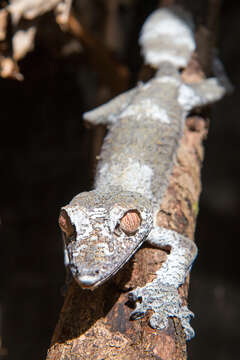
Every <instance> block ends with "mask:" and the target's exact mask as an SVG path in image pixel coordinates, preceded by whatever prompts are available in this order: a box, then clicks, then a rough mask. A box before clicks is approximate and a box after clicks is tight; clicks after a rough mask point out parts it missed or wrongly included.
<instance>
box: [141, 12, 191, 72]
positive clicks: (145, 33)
mask: <svg viewBox="0 0 240 360" xmlns="http://www.w3.org/2000/svg"><path fill="white" fill-rule="evenodd" d="M139 43H140V45H141V47H142V53H143V56H144V59H145V63H146V64H149V65H152V66H153V67H156V68H158V67H159V66H160V64H161V63H163V62H170V63H171V64H172V65H174V66H175V67H176V68H182V67H186V66H187V64H188V62H189V59H190V57H191V54H192V52H193V51H194V50H195V47H196V45H195V40H194V35H193V22H192V19H191V15H190V14H189V13H188V12H187V11H185V10H183V9H182V8H181V7H179V6H171V7H169V8H161V9H158V10H156V11H154V12H153V13H152V14H151V15H150V16H149V17H148V18H147V20H146V21H145V23H144V25H143V28H142V31H141V36H140V39H139Z"/></svg>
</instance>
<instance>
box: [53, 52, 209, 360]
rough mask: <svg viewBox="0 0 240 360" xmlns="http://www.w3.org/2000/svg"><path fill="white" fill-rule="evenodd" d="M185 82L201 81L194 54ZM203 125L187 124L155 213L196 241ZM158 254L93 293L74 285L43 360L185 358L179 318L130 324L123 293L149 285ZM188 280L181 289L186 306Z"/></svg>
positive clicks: (135, 262)
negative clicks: (156, 325)
mask: <svg viewBox="0 0 240 360" xmlns="http://www.w3.org/2000/svg"><path fill="white" fill-rule="evenodd" d="M182 76H183V78H184V81H185V82H190V83H191V82H193V81H194V82H195V81H197V80H200V79H202V78H203V72H202V70H201V68H200V66H199V62H198V60H197V58H196V55H194V56H193V57H192V60H191V61H190V63H189V66H188V67H187V69H186V70H185V71H184V72H183V73H182ZM206 135H207V122H206V119H204V118H203V117H201V116H192V117H189V118H188V119H187V121H186V126H185V130H184V135H183V138H182V140H181V143H180V146H179V149H178V153H177V161H176V164H175V167H174V169H173V172H172V176H171V179H170V182H169V186H168V190H167V192H166V195H165V197H164V199H163V202H162V205H161V209H160V211H159V214H158V225H159V226H163V227H166V228H169V229H172V230H175V231H177V232H179V233H181V234H183V235H186V236H188V237H189V238H191V239H193V238H194V231H195V226H196V217H197V213H198V201H199V194H200V191H201V183H200V170H201V166H202V161H203V154H204V150H203V144H202V141H203V139H205V138H206ZM165 257H166V253H165V252H164V251H162V250H158V249H152V248H150V247H147V246H144V247H142V248H141V249H140V250H139V251H138V252H137V253H136V255H135V256H134V258H132V259H131V260H130V261H129V262H128V263H127V264H126V265H125V267H124V268H123V269H122V270H121V271H120V272H119V273H117V274H116V275H115V277H114V278H113V279H111V280H110V281H108V282H107V283H106V284H104V285H103V286H100V287H99V288H97V289H96V290H95V291H88V290H82V289H81V288H80V287H79V286H78V285H77V284H76V283H75V282H74V281H73V282H72V284H71V286H70V287H69V290H68V293H67V295H66V298H65V301H64V305H63V308H62V311H61V314H60V317H59V321H58V324H57V326H56V329H55V331H54V334H53V338H52V342H51V346H50V348H49V351H48V355H47V360H53V359H54V360H59V359H81V360H85V359H105V360H106V359H118V360H121V359H124V360H132V359H134V360H138V359H139V360H140V359H159V358H161V359H162V360H176V359H178V360H184V359H186V358H187V354H186V342H185V335H184V332H183V330H182V327H181V323H180V321H179V320H178V319H177V318H172V319H169V327H168V328H167V329H165V330H163V331H158V330H155V329H152V328H150V327H149V324H148V317H145V318H143V319H142V320H136V321H130V320H129V316H130V313H131V310H132V309H131V308H130V305H129V304H128V301H127V300H128V298H127V292H128V291H129V290H130V289H132V288H135V287H137V286H143V285H144V284H146V283H147V282H149V281H151V280H153V278H154V276H155V275H154V274H155V272H156V270H157V269H158V268H159V267H160V265H161V263H163V261H164V260H165ZM188 284H189V278H188V279H187V281H186V283H185V284H184V285H183V286H181V287H180V288H179V293H180V295H181V297H182V300H183V303H185V304H186V302H187V294H188Z"/></svg>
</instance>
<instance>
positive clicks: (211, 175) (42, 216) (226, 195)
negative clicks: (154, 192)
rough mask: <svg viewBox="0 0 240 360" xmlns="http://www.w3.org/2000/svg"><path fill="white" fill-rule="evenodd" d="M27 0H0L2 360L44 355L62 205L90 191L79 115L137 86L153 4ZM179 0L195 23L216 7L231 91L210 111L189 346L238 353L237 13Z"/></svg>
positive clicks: (60, 272) (199, 354)
mask: <svg viewBox="0 0 240 360" xmlns="http://www.w3.org/2000/svg"><path fill="white" fill-rule="evenodd" d="M172 2H173V1H172ZM25 3H26V1H24V0H18V1H16V0H15V1H14V0H13V1H9V2H8V1H1V2H0V75H1V78H0V99H1V102H0V118H1V141H0V148H1V151H0V159H1V201H0V218H1V229H0V231H1V235H0V236H1V242H0V256H1V258H0V259H1V261H0V266H1V281H0V335H1V341H2V347H1V349H0V358H1V359H3V360H15V359H18V360H22V359H24V360H31V359H34V360H38V359H39V360H40V359H43V358H44V356H45V354H46V351H47V348H48V346H49V343H50V340H51V335H52V333H53V330H54V327H55V325H56V322H57V319H58V314H59V311H60V309H61V305H62V303H63V297H62V296H61V293H60V289H61V287H62V285H63V283H64V265H63V254H62V243H61V236H60V231H59V229H58V226H57V219H58V213H59V209H60V207H61V206H63V205H65V204H67V203H68V202H69V201H70V200H71V198H72V197H73V196H74V195H76V194H77V193H79V192H81V191H85V190H89V189H90V188H91V185H92V181H93V177H94V157H95V154H96V151H97V149H98V148H99V145H98V143H99V141H100V140H99V139H100V138H101V132H103V131H104V130H102V129H99V130H98V131H97V132H96V131H94V130H90V129H86V128H85V127H84V125H83V122H82V113H83V112H84V111H86V110H88V109H91V108H93V107H94V106H96V105H98V104H100V103H102V102H104V101H106V100H108V99H110V98H111V97H112V96H114V95H116V94H117V93H119V92H122V91H124V90H126V89H127V88H129V87H132V86H134V84H135V82H136V79H137V76H138V73H139V70H140V69H141V66H142V59H141V56H140V51H139V47H138V45H137V38H138V34H139V30H140V28H141V25H142V23H143V21H144V19H145V18H146V17H147V15H148V14H149V13H151V12H152V11H153V10H154V9H155V8H156V7H157V6H158V5H159V2H158V1H153V0H151V1H143V0H142V1H141V0H114V1H112V0H111V1H107V0H92V1H87V0H76V1H73V4H72V11H71V13H69V8H70V5H71V2H70V1H65V2H64V1H63V2H61V1H57V0H54V1H53V0H51V1H50V0H49V1H42V7H41V1H40V2H39V3H40V5H39V8H38V9H36V8H35V9H34V6H33V8H31V6H30V8H29V7H28V8H26V6H25ZM163 3H165V4H167V3H170V1H165V2H164V1H163ZM177 3H184V4H185V5H187V6H190V9H191V7H192V9H191V10H192V11H193V13H194V18H195V22H196V23H197V25H198V28H199V27H200V26H201V25H204V24H206V23H207V16H208V14H209V11H210V10H211V9H215V10H216V12H217V10H218V9H219V14H218V15H217V16H216V18H218V22H217V27H218V32H217V34H218V35H217V38H216V43H217V47H218V49H219V56H220V58H221V60H222V61H223V63H224V65H225V68H226V72H227V74H228V76H229V78H230V80H231V81H232V83H233V85H234V87H235V90H234V93H233V94H232V95H231V96H227V97H225V98H224V99H223V100H222V101H221V102H220V103H218V104H217V105H216V106H215V107H214V108H213V112H212V118H211V124H210V132H209V136H208V139H207V142H206V144H205V145H206V154H205V161H204V167H203V171H202V182H203V192H202V195H201V202H200V213H199V217H198V224H197V230H196V242H197V244H198V246H199V256H198V259H197V261H196V263H195V265H194V267H193V271H192V276H191V289H190V297H189V303H190V308H191V309H192V310H193V311H194V313H195V314H196V318H195V319H194V320H193V322H192V323H193V327H194V329H195V330H196V337H195V338H194V339H193V340H192V341H191V342H190V343H189V345H188V351H189V358H190V359H194V360H198V359H203V358H204V359H205V360H207V359H218V360H232V359H234V360H235V359H236V358H238V357H239V355H238V354H239V342H240V333H239V329H238V324H239V321H240V311H239V307H240V288H239V275H238V274H239V272H238V264H239V250H238V240H239V219H238V216H239V207H240V197H239V180H240V169H239V150H240V146H239V138H240V122H239V118H240V116H239V115H240V114H239V112H240V109H239V103H240V92H239V80H240V66H239V63H240V50H239V33H240V27H239V16H240V11H239V10H240V9H239V3H238V2H236V1H234V0H228V1H227V0H225V1H222V4H221V2H220V1H217V0H211V1H198V2H196V3H195V4H191V2H190V1H177ZM46 4H48V5H46ZM220 5H221V7H220ZM24 6H25V7H24ZM209 9H210V10H209ZM34 11H35V12H34ZM73 11H74V12H73ZM213 19H214V16H213ZM208 24H209V23H208ZM210 25H211V24H210ZM212 25H214V26H215V22H214V24H213V23H212ZM214 26H212V27H214ZM210 27H211V26H210ZM94 54H95V56H94ZM103 54H106V57H104V56H105V55H103Z"/></svg>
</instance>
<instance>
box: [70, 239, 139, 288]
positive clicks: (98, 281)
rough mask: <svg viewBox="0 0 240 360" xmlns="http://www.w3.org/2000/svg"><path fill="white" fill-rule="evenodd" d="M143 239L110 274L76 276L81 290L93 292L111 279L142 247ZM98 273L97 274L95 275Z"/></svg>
mask: <svg viewBox="0 0 240 360" xmlns="http://www.w3.org/2000/svg"><path fill="white" fill-rule="evenodd" d="M143 242H144V239H143V240H142V241H141V243H139V244H138V245H137V246H136V248H135V249H134V251H133V252H131V254H129V255H128V256H127V257H126V258H125V259H124V260H123V261H122V262H121V263H120V264H119V265H118V266H117V267H116V268H115V269H114V270H113V271H112V272H111V273H109V274H108V275H105V276H104V274H100V272H99V271H97V270H96V275H91V274H88V275H78V276H76V277H75V280H76V281H77V283H78V284H79V285H80V286H81V287H82V288H83V289H89V290H95V289H96V288H97V287H98V286H100V285H102V284H103V283H105V282H106V281H107V280H109V279H110V278H111V277H113V276H114V275H115V274H116V273H117V272H118V271H119V270H120V269H121V268H122V267H123V266H124V264H126V263H127V262H128V260H129V259H130V258H131V257H132V256H133V255H134V253H135V252H136V251H137V250H138V249H139V248H140V247H141V246H142V244H143ZM97 272H98V274H97Z"/></svg>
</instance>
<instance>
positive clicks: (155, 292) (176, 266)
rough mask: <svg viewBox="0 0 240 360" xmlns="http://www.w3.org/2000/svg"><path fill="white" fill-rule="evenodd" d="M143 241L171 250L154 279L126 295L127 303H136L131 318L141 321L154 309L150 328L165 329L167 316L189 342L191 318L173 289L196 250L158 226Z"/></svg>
mask: <svg viewBox="0 0 240 360" xmlns="http://www.w3.org/2000/svg"><path fill="white" fill-rule="evenodd" d="M147 241H148V242H149V243H150V244H151V245H153V246H155V247H159V248H163V247H166V246H170V247H171V251H170V254H169V255H168V258H167V260H166V261H165V263H164V264H163V265H162V267H161V268H160V269H159V270H158V271H157V272H156V274H157V277H156V279H155V280H153V281H152V282H151V283H148V284H147V285H146V286H144V287H142V288H137V289H135V290H134V291H132V292H131V293H130V294H129V299H130V301H132V302H135V303H136V309H135V310H134V311H133V312H132V314H131V318H132V319H139V318H142V317H143V316H144V315H145V314H146V312H147V311H148V310H154V314H153V315H152V317H151V319H150V325H151V326H152V327H153V328H154V329H159V330H161V329H163V328H165V327H167V326H168V318H169V317H174V316H175V317H178V318H179V319H180V320H181V323H182V326H183V328H184V331H185V334H186V338H187V340H190V339H191V338H192V337H194V330H193V329H192V327H191V326H190V319H191V317H193V316H194V315H193V313H192V312H191V311H190V310H189V309H188V308H187V306H183V305H182V300H181V298H180V296H179V294H178V290H177V289H178V287H179V286H180V285H181V284H183V283H184V281H185V278H186V275H187V274H188V272H189V270H190V268H191V265H192V263H193V261H194V259H195V257H196V255H197V247H196V245H195V244H194V243H193V241H191V240H190V239H188V238H186V237H184V236H183V235H180V234H178V233H176V232H175V231H171V230H168V229H165V228H161V227H155V228H154V229H153V230H152V231H151V232H150V234H149V236H148V238H147Z"/></svg>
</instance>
